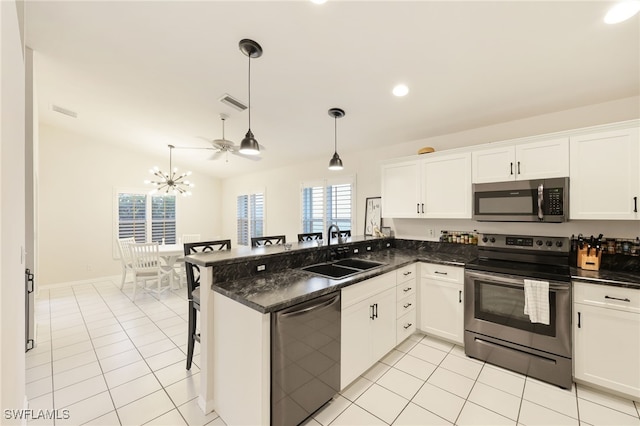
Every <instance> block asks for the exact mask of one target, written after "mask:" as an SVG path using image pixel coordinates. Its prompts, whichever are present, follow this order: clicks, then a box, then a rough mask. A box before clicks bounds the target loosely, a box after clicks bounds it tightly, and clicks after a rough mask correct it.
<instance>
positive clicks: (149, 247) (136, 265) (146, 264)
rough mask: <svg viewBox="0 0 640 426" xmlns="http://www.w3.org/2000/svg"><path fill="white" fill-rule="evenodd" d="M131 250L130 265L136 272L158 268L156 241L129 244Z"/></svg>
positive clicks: (158, 254)
mask: <svg viewBox="0 0 640 426" xmlns="http://www.w3.org/2000/svg"><path fill="white" fill-rule="evenodd" d="M129 249H130V250H131V266H132V268H133V270H134V271H136V272H155V271H157V270H158V268H160V253H159V251H158V243H157V242H155V243H141V244H131V245H129Z"/></svg>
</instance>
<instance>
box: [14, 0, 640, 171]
mask: <svg viewBox="0 0 640 426" xmlns="http://www.w3.org/2000/svg"><path fill="white" fill-rule="evenodd" d="M612 4H613V3H612V2H610V1H606V2H600V1H567V2H562V1H496V2H485V1H468V2H460V1H441V2H436V1H409V2H401V1H395V0H394V1H337V0H329V1H328V2H327V3H325V4H323V5H316V4H313V3H311V2H310V1H307V0H296V1H256V2H248V1H237V0H236V1H226V2H225V1H195V2H190V1H102V2H98V1H71V2H64V1H28V2H26V18H25V19H26V42H27V45H28V46H29V47H31V48H32V49H33V50H34V51H36V52H37V56H36V84H37V94H38V107H39V117H40V120H41V121H42V122H44V123H49V124H52V125H55V126H59V127H62V128H66V129H69V130H71V131H73V132H77V133H81V134H86V135H87V136H89V137H88V140H89V141H90V140H100V141H107V142H109V143H114V144H121V145H125V146H127V147H129V148H130V149H133V150H139V151H141V152H145V153H148V154H149V155H150V156H153V158H164V156H166V155H167V153H168V148H167V144H170V143H171V144H174V145H176V146H199V147H207V146H209V145H208V142H206V141H205V140H203V139H202V138H209V139H216V138H221V137H222V127H221V122H220V120H219V118H218V115H219V114H220V113H226V114H228V115H229V119H228V120H227V121H226V126H225V127H226V131H225V136H226V138H227V139H231V140H232V141H234V142H235V143H236V144H239V143H240V141H241V140H242V138H243V137H244V134H245V133H246V131H247V128H248V117H247V111H246V110H245V111H244V112H240V111H237V110H235V109H233V108H230V107H228V106H226V105H224V104H222V103H221V102H219V98H220V97H221V96H222V95H223V94H225V93H228V94H230V95H231V96H233V97H235V98H237V99H239V100H240V101H242V102H244V103H245V104H246V103H247V98H248V96H247V91H248V90H247V89H248V88H247V82H248V76H247V71H248V61H249V60H248V58H247V57H246V56H245V55H243V54H242V53H241V52H240V50H239V48H238V42H239V41H240V40H241V39H243V38H250V39H253V40H255V41H257V42H258V43H260V44H261V46H262V48H263V49H264V54H263V55H262V57H260V58H257V59H252V60H251V111H252V113H251V128H252V130H253V133H254V134H255V137H256V139H257V140H258V141H259V142H260V144H262V145H265V146H266V150H264V151H263V153H262V160H261V161H258V162H254V161H250V160H247V159H244V158H240V157H237V156H232V155H229V156H228V161H225V158H224V157H222V159H219V160H216V161H211V160H209V159H208V158H209V157H210V152H209V151H203V150H191V151H188V150H181V151H177V150H176V151H174V155H173V161H174V165H177V166H179V167H180V168H182V169H184V168H187V167H189V168H191V169H193V170H198V171H201V172H205V173H209V174H211V175H213V176H218V177H221V178H224V177H230V176H235V175H239V174H242V173H246V172H248V171H260V170H267V169H270V168H275V167H279V166H283V165H288V164H292V163H300V162H305V161H309V160H313V159H319V158H320V159H322V158H325V159H326V161H327V164H328V162H329V159H330V158H331V156H332V154H333V144H334V119H333V118H331V117H330V116H329V115H328V113H327V110H328V109H329V108H331V107H340V108H342V109H344V110H345V112H346V116H345V117H344V118H342V119H340V120H338V121H337V135H338V152H339V153H348V152H350V153H357V152H359V151H362V150H366V149H370V148H372V147H378V146H383V145H389V144H395V143H402V142H407V141H411V140H417V139H422V138H427V137H430V136H436V135H442V134H448V133H453V132H458V131H463V130H467V129H471V128H476V127H481V126H486V125H491V124H495V123H500V122H505V121H510V120H516V119H520V118H525V117H530V116H535V115H539V114H544V113H549V112H554V111H561V110H565V109H570V108H576V107H580V106H583V105H588V104H594V103H599V102H605V101H609V100H614V99H620V98H625V97H629V96H637V95H638V94H639V93H640V77H639V76H640V16H638V15H637V16H635V17H634V18H632V19H631V20H629V21H626V22H624V23H621V24H618V25H614V26H609V25H606V24H604V23H603V21H602V18H603V16H604V14H605V12H606V10H607V9H608V8H609V7H610V6H611V5H612ZM400 82H403V83H405V84H407V85H408V86H409V89H410V92H409V94H408V95H407V96H405V97H403V98H397V97H394V96H393V95H392V94H391V89H392V87H393V86H394V85H395V84H397V83H400ZM52 105H58V106H61V107H63V108H66V109H69V110H73V111H75V112H77V118H75V119H74V118H70V117H68V116H66V115H63V114H60V113H58V112H54V111H52V109H51V107H52ZM439 148H440V149H444V148H446V147H439ZM407 154H410V153H401V154H399V155H407ZM345 166H347V168H348V164H345Z"/></svg>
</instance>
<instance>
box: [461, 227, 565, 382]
mask: <svg viewBox="0 0 640 426" xmlns="http://www.w3.org/2000/svg"><path fill="white" fill-rule="evenodd" d="M478 237H479V238H478V259H476V260H475V261H472V262H470V263H468V264H467V265H466V266H465V279H464V308H465V310H464V325H465V332H464V343H465V353H466V354H467V355H469V356H471V357H473V358H478V359H481V360H484V361H486V362H489V363H491V364H495V365H498V366H501V367H504V368H507V369H510V370H513V371H516V372H519V373H522V374H526V375H528V376H531V377H534V378H537V379H540V380H543V381H545V382H548V383H552V384H555V385H558V386H561V387H563V388H570V387H571V383H572V380H571V373H572V366H571V362H572V361H571V286H570V273H569V252H570V242H569V239H568V238H563V237H535V236H524V235H499V234H481V235H479V236H478ZM525 282H526V283H527V285H529V286H530V285H532V283H533V284H543V285H544V286H545V287H543V288H545V289H546V283H548V302H547V298H546V295H547V292H546V291H545V292H544V293H542V294H543V295H544V297H543V298H542V299H543V300H544V305H545V307H548V309H549V314H548V319H546V320H545V321H542V322H532V320H531V318H532V316H530V315H527V314H525V313H524V311H525ZM536 321H539V320H538V319H536ZM547 322H548V324H547Z"/></svg>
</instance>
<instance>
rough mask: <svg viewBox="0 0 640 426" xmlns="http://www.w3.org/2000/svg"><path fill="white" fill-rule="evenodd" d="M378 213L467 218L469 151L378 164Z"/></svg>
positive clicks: (469, 184)
mask: <svg viewBox="0 0 640 426" xmlns="http://www.w3.org/2000/svg"><path fill="white" fill-rule="evenodd" d="M381 174H382V184H381V186H382V216H383V217H390V218H453V219H470V218H471V155H470V153H461V154H447V155H439V154H435V155H432V154H429V156H427V157H426V158H425V159H416V160H412V161H401V162H398V163H388V164H384V165H383V166H382V172H381Z"/></svg>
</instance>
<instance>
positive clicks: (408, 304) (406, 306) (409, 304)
mask: <svg viewBox="0 0 640 426" xmlns="http://www.w3.org/2000/svg"><path fill="white" fill-rule="evenodd" d="M409 306H411V303H407V304H406V305H404V306H403V308H405V309H407V308H408V307H409Z"/></svg>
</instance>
